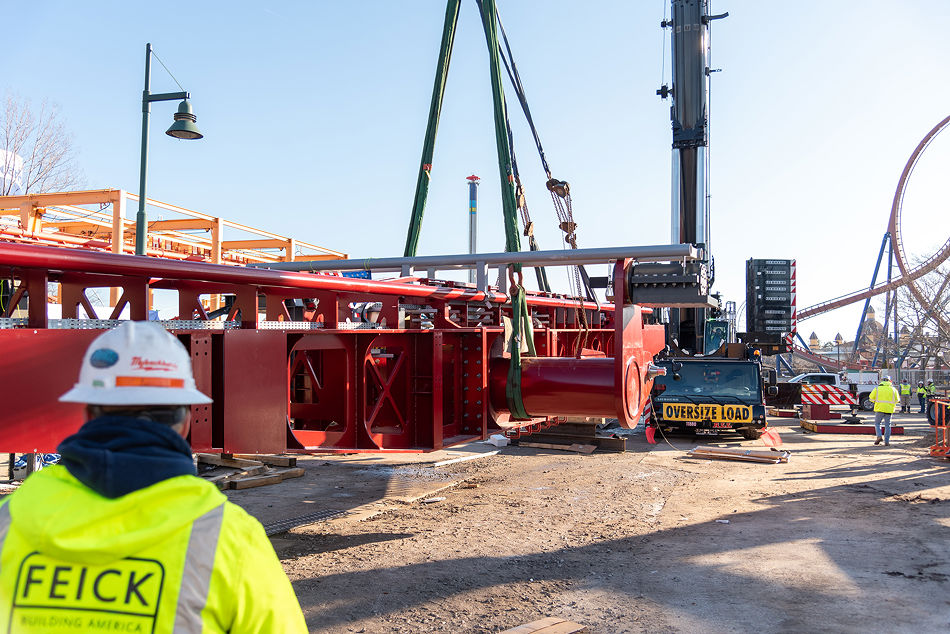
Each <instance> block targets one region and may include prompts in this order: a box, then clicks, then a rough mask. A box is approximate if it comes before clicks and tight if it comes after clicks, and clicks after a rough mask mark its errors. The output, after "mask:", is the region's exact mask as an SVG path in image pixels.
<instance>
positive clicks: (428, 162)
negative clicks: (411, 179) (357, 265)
mask: <svg viewBox="0 0 950 634" xmlns="http://www.w3.org/2000/svg"><path fill="white" fill-rule="evenodd" d="M460 4H461V0H448V2H447V3H446V5H445V24H444V25H443V27H442V48H441V49H440V50H439V63H438V66H436V69H435V85H434V86H433V87H432V102H431V103H430V104H429V123H428V125H427V126H426V138H425V141H424V142H423V144H422V159H421V160H420V161H419V176H418V178H417V179H416V195H415V198H414V199H413V202H412V217H411V218H410V220H409V233H408V235H407V236H406V249H405V251H404V252H403V255H405V256H406V257H412V256H414V255H416V250H417V249H418V248H419V234H420V233H421V231H422V215H423V214H424V213H425V209H426V197H427V196H428V195H429V179H430V173H431V171H432V154H433V151H434V150H435V135H436V132H438V129H439V114H440V113H441V112H442V98H443V96H444V95H445V80H446V77H447V76H448V74H449V62H451V61H452V44H453V42H454V41H455V27H456V25H457V24H458V18H459V5H460Z"/></svg>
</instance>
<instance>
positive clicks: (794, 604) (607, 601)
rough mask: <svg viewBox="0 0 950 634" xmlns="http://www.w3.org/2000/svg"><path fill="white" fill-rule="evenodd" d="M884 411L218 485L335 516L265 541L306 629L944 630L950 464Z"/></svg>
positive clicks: (328, 460) (237, 497)
mask: <svg viewBox="0 0 950 634" xmlns="http://www.w3.org/2000/svg"><path fill="white" fill-rule="evenodd" d="M895 422H896V423H898V424H904V425H905V427H906V429H907V434H906V435H905V436H895V437H893V438H892V442H891V446H890V447H883V446H880V447H875V446H874V445H873V444H872V443H873V436H846V435H823V434H822V435H819V434H811V433H805V432H803V431H802V430H801V429H799V428H798V422H797V421H792V420H789V419H774V420H773V421H772V424H773V426H774V427H775V428H776V429H777V430H778V431H779V432H780V434H781V437H782V439H783V441H784V445H783V448H784V449H788V450H790V451H791V458H790V459H789V461H788V463H787V464H778V465H764V464H748V463H738V462H727V461H710V460H701V459H691V458H688V457H686V456H685V451H684V450H686V449H689V448H690V447H691V446H695V445H697V444H712V445H717V446H730V447H747V448H759V449H761V448H763V446H762V444H761V443H760V442H757V441H744V440H742V439H741V438H740V437H738V436H736V437H722V438H718V439H715V438H714V439H704V440H703V442H702V443H697V442H695V441H694V440H693V439H691V438H685V437H680V438H674V439H671V442H672V444H673V445H675V448H674V447H671V446H669V445H667V444H663V443H661V444H659V445H655V446H651V445H648V444H647V443H646V441H645V440H644V438H643V436H642V435H634V436H632V437H630V438H629V439H628V442H627V445H628V451H627V452H626V453H623V454H615V453H599V452H598V453H594V454H590V455H583V454H574V453H568V452H563V451H552V450H543V449H529V448H522V447H505V448H503V449H501V450H499V451H498V453H497V454H494V455H484V456H478V457H476V459H472V460H468V461H464V462H455V463H452V464H449V465H446V466H434V463H435V462H436V461H438V460H443V459H447V458H459V457H463V458H465V457H470V456H473V455H474V454H477V453H486V452H491V451H494V450H495V448H494V447H490V446H488V445H485V444H477V445H471V446H468V447H461V448H453V449H452V450H448V451H445V452H436V453H434V454H410V455H386V456H378V455H366V454H362V455H352V456H314V457H307V458H302V459H300V461H299V463H298V464H299V465H300V466H304V467H305V469H306V473H305V475H304V477H301V478H298V479H294V480H286V481H284V482H282V483H281V484H279V485H272V486H267V487H261V488H257V489H247V490H242V491H231V492H229V493H228V495H229V496H230V497H231V499H232V500H233V501H234V502H236V503H238V504H240V505H242V506H244V507H245V508H247V509H248V511H249V512H251V513H252V514H253V515H255V516H256V517H258V518H259V519H260V520H261V521H262V522H263V523H264V524H265V525H268V524H270V523H273V522H276V521H279V520H284V519H288V518H294V517H299V516H303V515H308V514H313V513H317V512H330V511H335V512H338V513H339V514H340V515H339V516H338V517H337V518H336V519H332V520H329V521H323V522H320V523H316V524H311V525H308V526H301V527H298V528H294V529H292V530H291V531H290V532H288V533H283V534H279V535H277V536H275V537H273V538H272V540H273V543H274V546H275V548H276V549H277V552H278V555H279V556H280V558H281V560H282V562H283V564H284V568H285V570H286V571H287V574H288V575H289V576H290V579H291V581H292V582H293V584H294V588H295V589H296V591H297V595H298V597H299V599H300V603H301V606H302V607H303V609H304V612H305V614H306V616H307V622H308V624H309V626H310V629H311V631H312V632H328V633H331V634H337V633H340V634H342V633H344V632H347V633H348V632H364V633H393V632H500V631H502V630H504V629H506V628H510V627H514V626H517V625H520V624H523V623H527V622H530V621H533V620H536V619H540V618H544V617H548V616H555V617H562V618H566V619H569V620H571V621H575V622H578V623H581V624H584V625H586V626H588V628H589V631H590V632H594V633H603V634H608V633H610V634H612V633H620V632H651V633H652V632H703V633H706V632H748V631H762V632H810V631H817V630H827V631H834V632H862V633H864V632H868V631H887V632H905V631H906V632H937V631H940V632H943V631H947V630H948V626H950V463H947V462H942V461H937V460H934V459H931V458H930V457H929V456H928V455H927V447H928V446H929V444H931V442H933V440H932V439H933V432H932V428H931V427H930V426H929V425H927V423H926V421H925V420H924V419H923V417H921V416H916V415H914V416H898V417H895ZM4 457H5V456H4ZM0 466H2V465H0Z"/></svg>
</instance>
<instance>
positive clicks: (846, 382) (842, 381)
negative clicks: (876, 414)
mask: <svg viewBox="0 0 950 634" xmlns="http://www.w3.org/2000/svg"><path fill="white" fill-rule="evenodd" d="M879 382H880V377H879V376H878V373H877V372H849V373H848V374H847V378H842V376H841V375H840V374H834V373H831V372H808V373H806V374H799V375H798V376H796V377H793V378H791V379H789V380H788V383H803V384H806V385H808V384H811V385H834V386H836V387H840V388H841V389H843V390H847V391H849V392H851V394H852V395H854V396H856V397H857V398H858V404H859V405H860V406H861V409H863V410H866V411H870V410H872V409H874V403H872V402H871V398H870V397H871V390H873V389H874V388H876V387H877V385H878V383H879Z"/></svg>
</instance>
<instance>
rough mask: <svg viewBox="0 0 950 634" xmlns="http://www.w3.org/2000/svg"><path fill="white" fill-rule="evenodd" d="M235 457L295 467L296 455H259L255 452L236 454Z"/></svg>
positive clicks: (278, 465)
mask: <svg viewBox="0 0 950 634" xmlns="http://www.w3.org/2000/svg"><path fill="white" fill-rule="evenodd" d="M234 457H235V458H238V459H242V460H256V461H257V462H263V463H264V464H267V465H270V466H272V467H296V466H297V457H296V456H259V455H257V454H237V455H235V456H234Z"/></svg>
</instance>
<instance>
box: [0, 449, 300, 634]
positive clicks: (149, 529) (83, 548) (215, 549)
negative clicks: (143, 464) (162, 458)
mask: <svg viewBox="0 0 950 634" xmlns="http://www.w3.org/2000/svg"><path fill="white" fill-rule="evenodd" d="M4 502H5V503H3V504H0V628H6V631H8V632H48V633H52V634H67V633H69V634H73V633H79V632H123V633H132V632H145V633H152V632H154V633H159V632H176V633H185V634H192V633H194V634H198V633H200V632H234V633H237V632H306V631H307V626H306V623H305V622H304V619H303V615H302V613H301V611H300V605H299V604H298V602H297V598H296V596H295V595H294V591H293V588H292V587H291V585H290V582H289V580H288V579H287V575H286V574H284V571H283V569H282V568H281V565H280V561H279V560H278V559H277V556H276V555H275V554H274V549H273V547H272V546H271V544H270V542H269V541H268V539H267V537H266V535H265V534H264V530H263V528H262V527H261V525H260V523H259V522H258V521H257V520H255V519H254V518H252V517H251V516H249V515H248V514H247V513H246V512H245V511H244V510H243V509H241V508H240V507H238V506H236V505H234V504H232V503H230V502H228V501H227V499H226V498H225V496H224V495H223V494H222V493H221V492H220V491H218V490H217V488H215V487H214V486H213V485H212V484H210V483H208V482H205V481H203V480H201V479H199V478H196V477H194V476H190V475H183V476H178V477H174V478H169V479H167V480H163V481H161V482H158V483H156V484H153V485H152V486H149V487H146V488H144V489H140V490H138V491H133V492H132V493H129V494H127V495H123V496H121V497H118V498H114V499H110V498H107V497H104V496H102V495H99V494H98V493H96V492H95V491H93V490H92V489H89V488H88V487H86V486H85V485H84V484H82V483H81V482H79V481H78V480H77V479H76V478H74V477H73V476H72V475H71V474H70V473H69V471H67V470H66V468H65V467H62V466H59V465H57V466H53V467H48V468H46V469H43V470H42V471H39V472H37V473H35V474H33V475H31V476H30V477H29V478H28V479H27V480H26V481H25V482H24V483H23V486H21V487H20V488H19V490H18V491H16V493H14V494H13V495H11V496H9V498H8V500H5V501H4Z"/></svg>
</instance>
